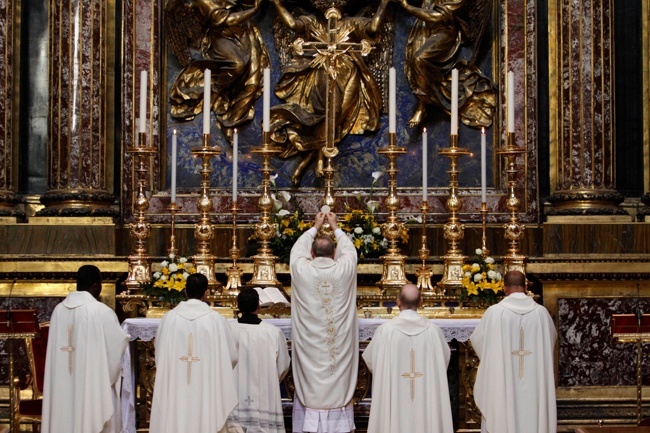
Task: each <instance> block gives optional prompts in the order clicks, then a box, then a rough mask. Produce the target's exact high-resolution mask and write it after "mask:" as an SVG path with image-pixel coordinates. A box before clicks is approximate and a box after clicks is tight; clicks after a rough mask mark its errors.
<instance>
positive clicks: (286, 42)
mask: <svg viewBox="0 0 650 433" xmlns="http://www.w3.org/2000/svg"><path fill="white" fill-rule="evenodd" d="M389 1H390V0H380V3H379V6H378V8H377V10H376V11H375V12H374V13H369V12H368V9H365V10H362V11H361V12H359V13H357V15H354V16H348V15H345V13H346V11H345V7H346V5H347V1H346V0H333V1H332V0H312V1H311V6H312V7H313V9H312V10H311V11H308V10H306V9H304V8H303V7H298V6H296V7H294V8H293V9H292V11H289V10H288V9H287V7H285V6H284V5H283V4H282V3H281V1H280V0H271V2H272V3H273V4H274V5H275V7H276V10H277V13H278V14H277V20H278V21H277V22H276V24H275V28H274V30H275V43H276V48H277V49H278V52H279V54H280V61H281V64H282V76H281V78H280V81H279V83H278V84H277V86H276V88H275V93H276V95H277V96H278V97H279V98H280V99H283V100H284V101H285V103H283V104H280V105H277V106H274V107H273V108H272V109H271V133H272V134H271V138H272V140H273V141H275V142H276V143H277V144H279V145H280V146H282V147H283V148H284V152H283V153H282V154H281V157H283V158H290V157H293V156H295V155H299V156H300V157H301V158H302V160H301V161H300V163H299V165H298V167H297V168H296V169H295V171H294V173H293V175H292V180H293V182H294V183H295V184H296V185H297V184H299V183H300V181H301V179H302V176H303V174H304V172H305V170H306V169H307V168H308V167H309V166H310V165H311V164H312V163H314V162H316V167H315V172H316V175H317V176H321V175H322V173H323V165H324V154H323V149H324V148H326V147H327V146H328V145H330V147H329V148H328V149H333V148H334V147H335V146H336V144H337V143H339V142H340V141H341V140H342V139H343V138H344V137H345V136H346V135H348V134H363V133H364V132H365V131H375V130H377V128H378V126H379V117H380V114H381V111H382V109H383V107H384V105H383V98H382V91H381V89H380V86H379V85H378V83H377V81H378V78H379V79H380V80H381V79H382V77H383V76H384V75H386V71H387V68H388V66H389V65H390V58H391V56H392V48H391V46H392V33H391V32H390V31H387V29H386V28H385V26H384V23H383V21H384V15H385V12H386V7H387V5H388V3H389ZM305 7H308V5H306V6H305ZM366 15H370V16H366ZM376 44H381V47H382V49H377V50H376V49H373V46H375V45H376ZM290 48H291V49H290ZM369 54H370V55H369ZM377 77H378V78H377ZM328 86H329V87H330V93H329V97H330V98H333V99H331V100H333V101H336V103H335V104H333V105H330V107H329V108H328V107H327V102H326V101H327V100H328V99H327V98H328V95H327V88H328ZM328 115H329V116H331V117H330V121H332V120H333V121H332V124H333V125H334V126H333V131H331V133H330V136H329V140H330V141H332V143H328V142H327V140H328V133H327V132H328V131H327V130H326V125H327V121H326V117H327V116H328ZM333 150H334V152H332V153H334V154H335V153H336V149H333ZM330 156H332V155H331V154H330Z"/></svg>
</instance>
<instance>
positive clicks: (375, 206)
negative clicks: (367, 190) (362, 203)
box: [366, 200, 381, 213]
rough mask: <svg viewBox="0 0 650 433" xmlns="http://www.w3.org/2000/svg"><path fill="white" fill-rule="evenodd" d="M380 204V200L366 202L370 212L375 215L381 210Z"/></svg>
mask: <svg viewBox="0 0 650 433" xmlns="http://www.w3.org/2000/svg"><path fill="white" fill-rule="evenodd" d="M380 203H381V202H380V201H379V200H368V201H367V202H366V206H367V207H368V212H370V213H375V211H376V210H377V209H378V208H379V204H380Z"/></svg>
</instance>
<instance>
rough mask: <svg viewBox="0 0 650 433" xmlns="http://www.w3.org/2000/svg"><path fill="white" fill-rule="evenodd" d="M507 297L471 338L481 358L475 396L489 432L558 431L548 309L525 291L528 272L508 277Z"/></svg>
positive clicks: (553, 334) (553, 335) (484, 428)
mask: <svg viewBox="0 0 650 433" xmlns="http://www.w3.org/2000/svg"><path fill="white" fill-rule="evenodd" d="M503 290H504V293H505V294H506V298H505V299H503V300H502V301H501V302H499V303H498V304H496V305H493V306H491V307H489V308H488V309H487V311H486V312H485V314H483V318H482V319H481V321H480V323H479V325H478V326H477V327H476V330H475V331H474V333H473V334H472V336H471V337H470V340H471V342H472V346H473V347H474V350H475V351H476V354H477V355H478V357H479V359H480V364H479V367H478V374H477V376H476V383H475V384H474V400H475V401H476V406H477V407H478V408H479V409H480V411H481V414H482V415H483V419H482V423H481V429H482V431H483V432H488V433H555V432H556V431H557V409H556V400H555V377H554V375H553V365H554V360H553V350H554V347H555V339H556V336H557V334H556V331H555V326H554V324H553V319H551V316H550V314H549V313H548V311H547V310H546V308H544V307H543V306H541V305H539V304H537V303H536V302H535V301H534V300H533V299H532V298H531V297H529V296H527V295H526V276H525V275H524V274H523V273H521V272H519V271H510V272H508V273H507V274H506V275H505V276H504V289H503Z"/></svg>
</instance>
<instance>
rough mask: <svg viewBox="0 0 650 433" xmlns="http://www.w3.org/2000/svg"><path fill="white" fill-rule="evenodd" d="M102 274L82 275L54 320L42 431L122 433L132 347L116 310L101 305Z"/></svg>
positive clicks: (82, 271) (89, 269)
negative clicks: (125, 373)
mask: <svg viewBox="0 0 650 433" xmlns="http://www.w3.org/2000/svg"><path fill="white" fill-rule="evenodd" d="M101 291H102V276H101V273H100V271H99V269H98V268H97V267H96V266H93V265H84V266H82V267H80V268H79V270H78V271H77V291H75V292H71V293H70V294H69V295H68V296H67V297H66V298H65V300H63V302H61V303H60V304H59V305H57V306H56V308H55V309H54V312H53V313H52V317H51V319H50V332H49V336H48V341H47V355H46V358H45V380H44V386H43V388H44V389H43V414H42V425H41V431H42V432H43V433H100V432H102V433H119V432H121V431H122V427H121V418H120V400H119V396H120V384H121V381H120V360H121V358H122V355H123V354H124V350H125V349H126V346H127V345H128V343H129V336H128V335H127V334H125V333H124V331H123V330H122V328H121V327H120V324H119V322H118V321H117V316H116V315H115V312H114V311H113V310H112V309H110V308H109V307H107V306H106V305H104V304H103V303H101V302H100V301H99V296H100V294H101Z"/></svg>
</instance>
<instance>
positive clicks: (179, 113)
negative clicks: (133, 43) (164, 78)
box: [165, 0, 269, 137]
mask: <svg viewBox="0 0 650 433" xmlns="http://www.w3.org/2000/svg"><path fill="white" fill-rule="evenodd" d="M260 3H261V0H254V3H253V4H252V5H249V4H248V3H247V1H246V0H244V1H237V0H170V1H169V3H167V6H166V7H165V24H166V26H165V30H166V35H167V38H168V42H169V45H170V47H171V50H172V52H173V53H174V54H175V55H176V56H177V57H178V61H179V63H180V65H181V66H182V67H183V69H182V70H181V71H180V73H179V74H178V77H176V79H175V81H174V83H173V84H172V87H171V90H170V92H169V95H170V96H169V99H170V100H171V114H172V117H175V118H177V119H183V120H191V119H193V118H194V116H196V115H197V114H199V113H200V112H202V111H203V109H204V107H203V79H204V70H205V69H210V70H211V72H212V89H211V90H212V91H211V95H212V101H211V109H212V110H213V111H214V113H215V114H216V117H217V121H218V122H219V126H220V127H221V128H222V129H223V130H224V133H225V134H226V135H227V136H228V137H230V136H231V135H232V128H234V127H236V126H237V125H240V124H242V123H244V122H246V121H248V120H251V119H252V118H253V117H254V116H255V108H254V106H253V104H254V103H255V100H256V99H257V98H258V97H259V96H260V95H261V93H262V77H263V70H264V68H266V67H268V65H269V55H268V51H267V50H266V46H265V45H264V41H263V40H262V36H261V34H260V32H259V29H258V28H257V26H256V25H255V24H254V23H253V21H252V20H251V18H252V17H253V15H255V13H256V12H257V11H258V9H259V7H260Z"/></svg>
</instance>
